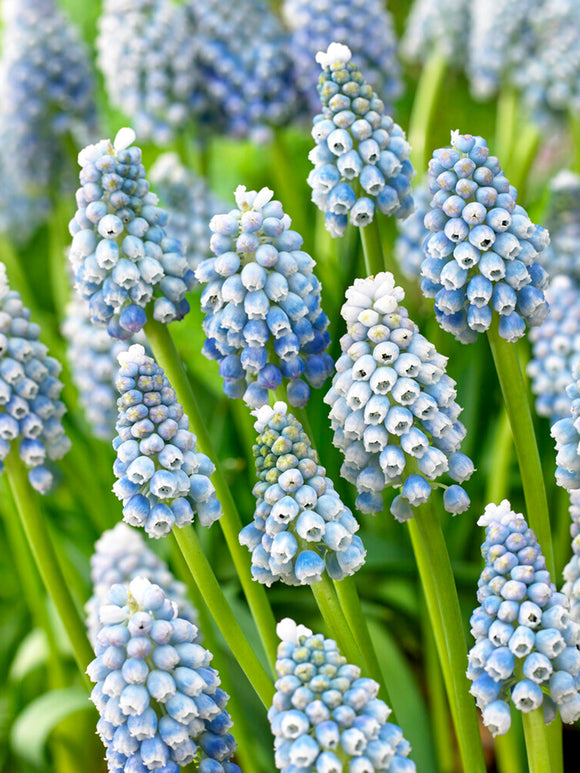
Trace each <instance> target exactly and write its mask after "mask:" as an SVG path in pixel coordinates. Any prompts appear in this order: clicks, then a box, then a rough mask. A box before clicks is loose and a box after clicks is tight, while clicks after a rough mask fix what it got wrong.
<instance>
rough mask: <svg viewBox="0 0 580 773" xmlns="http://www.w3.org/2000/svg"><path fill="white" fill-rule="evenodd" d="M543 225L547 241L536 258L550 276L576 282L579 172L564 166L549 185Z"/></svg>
mask: <svg viewBox="0 0 580 773" xmlns="http://www.w3.org/2000/svg"><path fill="white" fill-rule="evenodd" d="M549 194H550V198H549V202H548V211H547V213H546V217H545V225H546V228H547V229H548V230H549V232H550V244H549V245H548V246H547V247H546V249H545V250H544V251H543V253H542V255H541V258H540V261H541V263H542V265H543V266H544V268H545V269H546V271H547V272H548V273H549V274H550V275H551V276H556V275H557V274H565V275H566V276H567V277H569V278H570V279H573V280H574V281H576V282H578V281H580V257H579V256H578V244H580V175H578V174H576V173H575V172H571V171H569V170H568V169H565V170H563V171H562V172H559V173H558V174H557V175H556V176H555V177H554V178H553V179H552V180H551V181H550V184H549Z"/></svg>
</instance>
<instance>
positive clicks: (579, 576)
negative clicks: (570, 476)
mask: <svg viewBox="0 0 580 773" xmlns="http://www.w3.org/2000/svg"><path fill="white" fill-rule="evenodd" d="M569 512H570V517H571V519H572V523H571V524H570V536H571V538H572V557H571V559H570V560H569V561H568V563H567V564H566V566H565V567H564V572H563V574H564V580H565V582H564V585H563V586H562V593H565V594H566V596H567V597H568V601H569V602H570V617H571V618H572V620H574V621H575V622H576V623H578V624H580V491H571V492H570V508H569Z"/></svg>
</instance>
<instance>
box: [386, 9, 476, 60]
mask: <svg viewBox="0 0 580 773" xmlns="http://www.w3.org/2000/svg"><path fill="white" fill-rule="evenodd" d="M471 5H472V2H471V1H470V0H415V2H414V3H413V6H412V8H411V11H410V13H409V16H408V18H407V25H406V28H405V33H404V35H403V37H402V38H401V49H400V50H401V55H402V56H403V58H404V59H407V60H408V61H411V62H422V63H423V62H425V61H426V59H427V58H428V56H429V54H430V53H431V52H432V51H433V50H439V51H440V52H441V54H442V55H443V56H444V57H445V58H446V59H447V61H448V62H450V63H452V64H454V65H456V66H459V67H461V68H463V67H464V66H465V61H466V60H467V53H468V35H469V28H470V13H471Z"/></svg>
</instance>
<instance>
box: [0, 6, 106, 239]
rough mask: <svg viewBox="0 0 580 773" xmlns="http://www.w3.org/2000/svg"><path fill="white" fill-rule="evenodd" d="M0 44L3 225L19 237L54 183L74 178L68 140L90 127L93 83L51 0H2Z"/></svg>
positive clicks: (76, 40)
mask: <svg viewBox="0 0 580 773" xmlns="http://www.w3.org/2000/svg"><path fill="white" fill-rule="evenodd" d="M1 50H2V56H1V58H0V173H1V174H2V177H3V183H2V187H3V188H4V191H5V192H6V193H7V194H9V195H6V196H5V197H4V196H2V207H1V208H0V230H2V231H6V232H7V233H9V236H10V238H11V239H12V240H14V241H17V242H22V241H26V239H27V238H28V237H29V236H30V235H31V234H32V232H33V231H34V230H35V228H36V227H37V226H38V225H39V224H40V223H41V222H42V220H43V219H44V218H45V217H46V216H47V214H48V212H49V211H50V208H51V196H53V195H54V193H53V192H54V189H55V188H57V189H58V188H59V186H64V185H66V184H67V183H69V182H70V183H71V185H74V182H73V180H74V175H73V170H72V163H71V162H72V159H70V160H69V159H68V157H67V155H68V154H67V141H68V140H70V139H72V140H73V141H74V142H82V143H86V142H87V141H88V139H89V137H90V135H92V134H93V133H94V131H95V124H96V106H95V84H94V79H93V75H92V72H91V67H90V60H89V54H88V51H87V48H86V46H85V45H84V44H83V43H82V42H81V38H80V35H79V34H78V31H77V30H76V28H75V27H73V26H72V24H71V23H70V22H69V20H68V19H67V18H66V17H65V16H64V14H63V13H62V12H61V11H60V10H59V8H58V6H57V4H56V3H55V2H53V0H4V2H3V3H2V46H1ZM68 172H71V175H70V180H69V178H68V176H67V173H68ZM5 186H7V187H5Z"/></svg>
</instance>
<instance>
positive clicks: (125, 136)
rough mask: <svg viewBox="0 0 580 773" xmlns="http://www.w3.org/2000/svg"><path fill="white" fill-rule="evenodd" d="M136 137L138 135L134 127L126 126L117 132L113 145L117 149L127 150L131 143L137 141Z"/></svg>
mask: <svg viewBox="0 0 580 773" xmlns="http://www.w3.org/2000/svg"><path fill="white" fill-rule="evenodd" d="M136 137H137V135H136V134H135V132H134V131H133V129H131V128H130V127H128V126H125V127H124V128H123V129H119V131H118V132H117V136H116V137H115V141H114V142H113V147H114V148H115V150H116V151H119V150H125V149H126V148H128V147H129V145H132V144H133V143H134V142H135V139H136Z"/></svg>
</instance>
